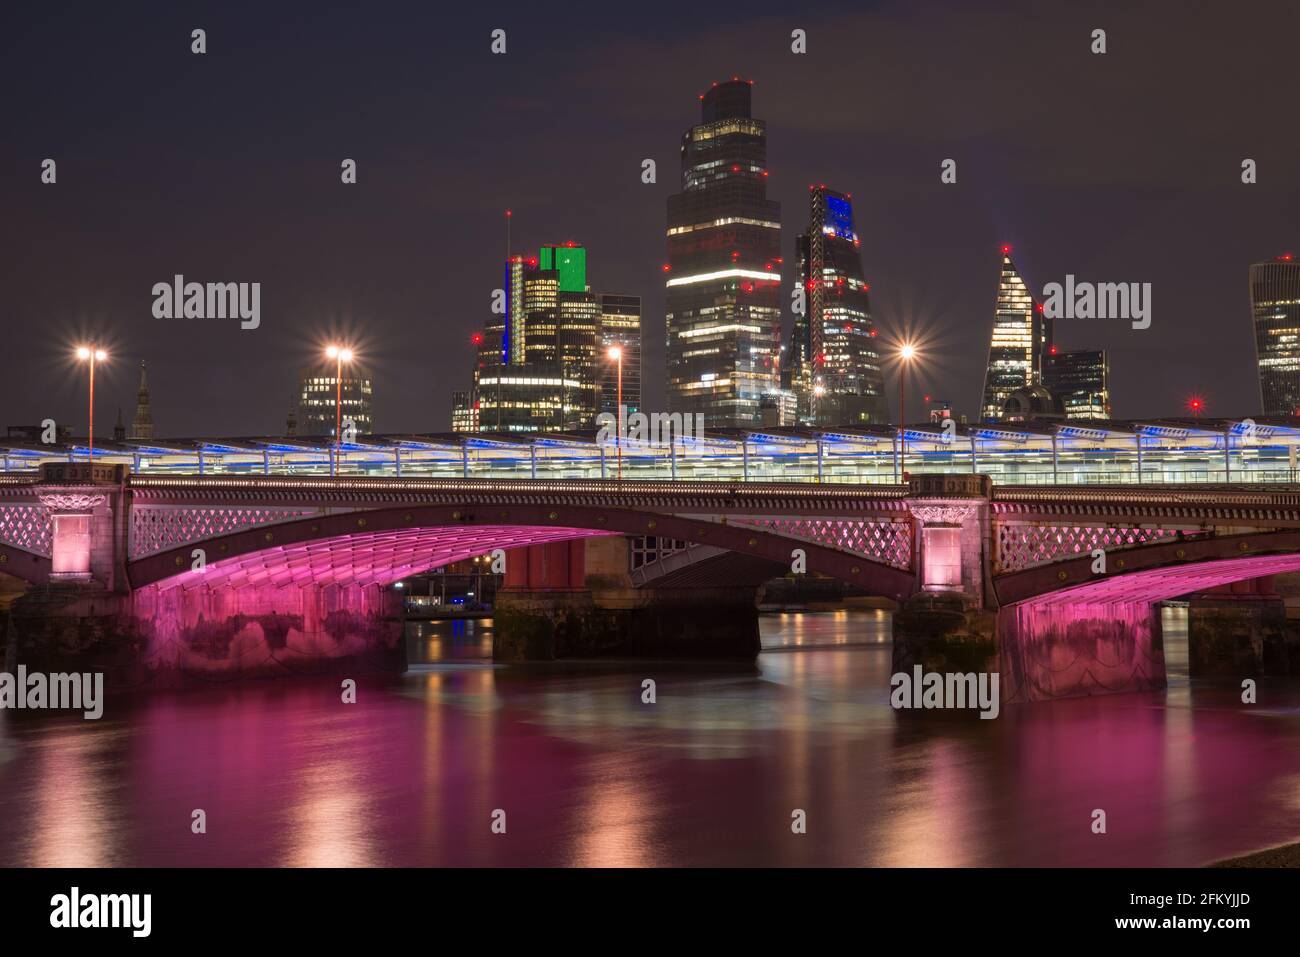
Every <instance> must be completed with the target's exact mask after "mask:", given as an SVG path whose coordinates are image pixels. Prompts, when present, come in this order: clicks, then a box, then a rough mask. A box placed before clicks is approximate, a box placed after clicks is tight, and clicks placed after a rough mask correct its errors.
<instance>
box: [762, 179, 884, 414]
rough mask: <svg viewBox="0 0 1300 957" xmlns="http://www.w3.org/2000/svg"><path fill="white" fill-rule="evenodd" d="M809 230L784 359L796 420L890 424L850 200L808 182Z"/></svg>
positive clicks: (801, 245)
mask: <svg viewBox="0 0 1300 957" xmlns="http://www.w3.org/2000/svg"><path fill="white" fill-rule="evenodd" d="M810 190H811V192H810V194H809V208H810V216H809V223H808V231H807V232H805V233H804V234H803V235H801V236H800V237H799V239H798V240H797V251H798V254H799V265H798V274H797V275H798V281H799V282H800V283H802V284H803V288H804V310H803V315H799V314H798V313H797V312H796V314H795V317H794V336H793V340H792V342H791V343H790V352H789V354H788V355H787V356H786V362H787V364H788V365H789V367H790V369H791V375H790V385H791V387H792V388H793V390H794V392H795V394H796V395H797V397H798V408H799V412H798V415H799V419H800V420H801V421H804V422H811V423H816V424H819V425H861V424H868V423H885V422H888V421H889V405H888V403H887V402H886V400H885V380H884V373H883V372H882V370H881V364H880V350H879V347H878V343H879V340H878V338H877V334H876V325H875V323H874V322H873V321H872V318H871V301H870V297H869V295H868V288H869V287H868V285H867V283H866V280H865V279H864V278H863V275H862V257H861V255H860V253H859V252H858V250H859V247H860V246H861V245H862V242H861V240H860V239H859V238H858V235H857V233H856V232H854V226H853V202H852V198H851V197H850V196H848V195H847V194H844V193H837V192H835V191H834V190H830V189H827V188H826V187H825V186H824V185H823V186H813V187H810Z"/></svg>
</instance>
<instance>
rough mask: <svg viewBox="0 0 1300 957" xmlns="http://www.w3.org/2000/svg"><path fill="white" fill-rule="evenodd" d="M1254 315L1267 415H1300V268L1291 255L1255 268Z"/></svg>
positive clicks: (1252, 282)
mask: <svg viewBox="0 0 1300 957" xmlns="http://www.w3.org/2000/svg"><path fill="white" fill-rule="evenodd" d="M1250 311H1251V315H1252V317H1253V318H1254V321H1255V361H1256V362H1257V363H1258V365H1259V394H1260V403H1261V407H1262V409H1263V412H1264V414H1265V415H1297V414H1300V262H1296V261H1295V257H1294V256H1292V255H1291V254H1290V253H1287V254H1286V255H1283V256H1279V257H1277V258H1276V259H1275V260H1273V261H1272V262H1267V263H1256V264H1255V265H1253V266H1251V267H1250Z"/></svg>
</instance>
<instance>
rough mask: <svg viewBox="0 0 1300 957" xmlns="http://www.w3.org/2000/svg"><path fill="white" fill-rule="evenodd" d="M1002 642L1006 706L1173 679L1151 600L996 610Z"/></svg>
mask: <svg viewBox="0 0 1300 957" xmlns="http://www.w3.org/2000/svg"><path fill="white" fill-rule="evenodd" d="M997 641H998V667H999V671H1000V672H1001V678H1000V683H1001V690H1002V700H1003V701H1004V702H1006V703H1015V702H1021V701H1050V700H1053V699H1055V698H1072V697H1078V696H1081V695H1094V694H1110V693H1113V692H1121V691H1149V690H1153V689H1159V688H1164V687H1165V686H1166V683H1167V682H1166V677H1165V652H1164V641H1163V637H1162V635H1161V631H1160V610H1159V608H1158V607H1157V606H1155V605H1153V604H1151V603H1150V602H1145V601H1135V602H1106V603H1101V602H1096V603H1073V604H1045V605H1036V604H1034V603H1033V602H1025V603H1022V604H1019V605H1010V606H1008V607H1006V608H1002V609H1000V610H999V611H998V617H997Z"/></svg>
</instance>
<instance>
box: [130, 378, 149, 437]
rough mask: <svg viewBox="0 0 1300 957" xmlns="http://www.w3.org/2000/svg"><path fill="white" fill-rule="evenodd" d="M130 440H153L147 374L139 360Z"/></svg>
mask: <svg viewBox="0 0 1300 957" xmlns="http://www.w3.org/2000/svg"><path fill="white" fill-rule="evenodd" d="M131 438H133V439H152V438H153V412H152V411H151V410H150V408H149V373H148V370H147V368H146V367H145V362H144V360H143V359H141V360H140V388H139V390H138V391H137V392H136V403H135V416H134V418H132V419H131Z"/></svg>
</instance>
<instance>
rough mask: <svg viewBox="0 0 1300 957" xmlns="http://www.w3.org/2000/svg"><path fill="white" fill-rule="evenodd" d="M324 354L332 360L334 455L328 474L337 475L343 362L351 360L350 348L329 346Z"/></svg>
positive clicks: (341, 419)
mask: <svg viewBox="0 0 1300 957" xmlns="http://www.w3.org/2000/svg"><path fill="white" fill-rule="evenodd" d="M325 355H327V356H329V357H330V358H331V359H333V360H334V456H333V458H332V459H331V460H330V474H331V475H337V474H338V470H339V457H340V455H341V454H342V451H343V363H345V362H351V361H352V350H351V349H345V348H343V347H341V346H330V347H329V348H328V349H326V350H325Z"/></svg>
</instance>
